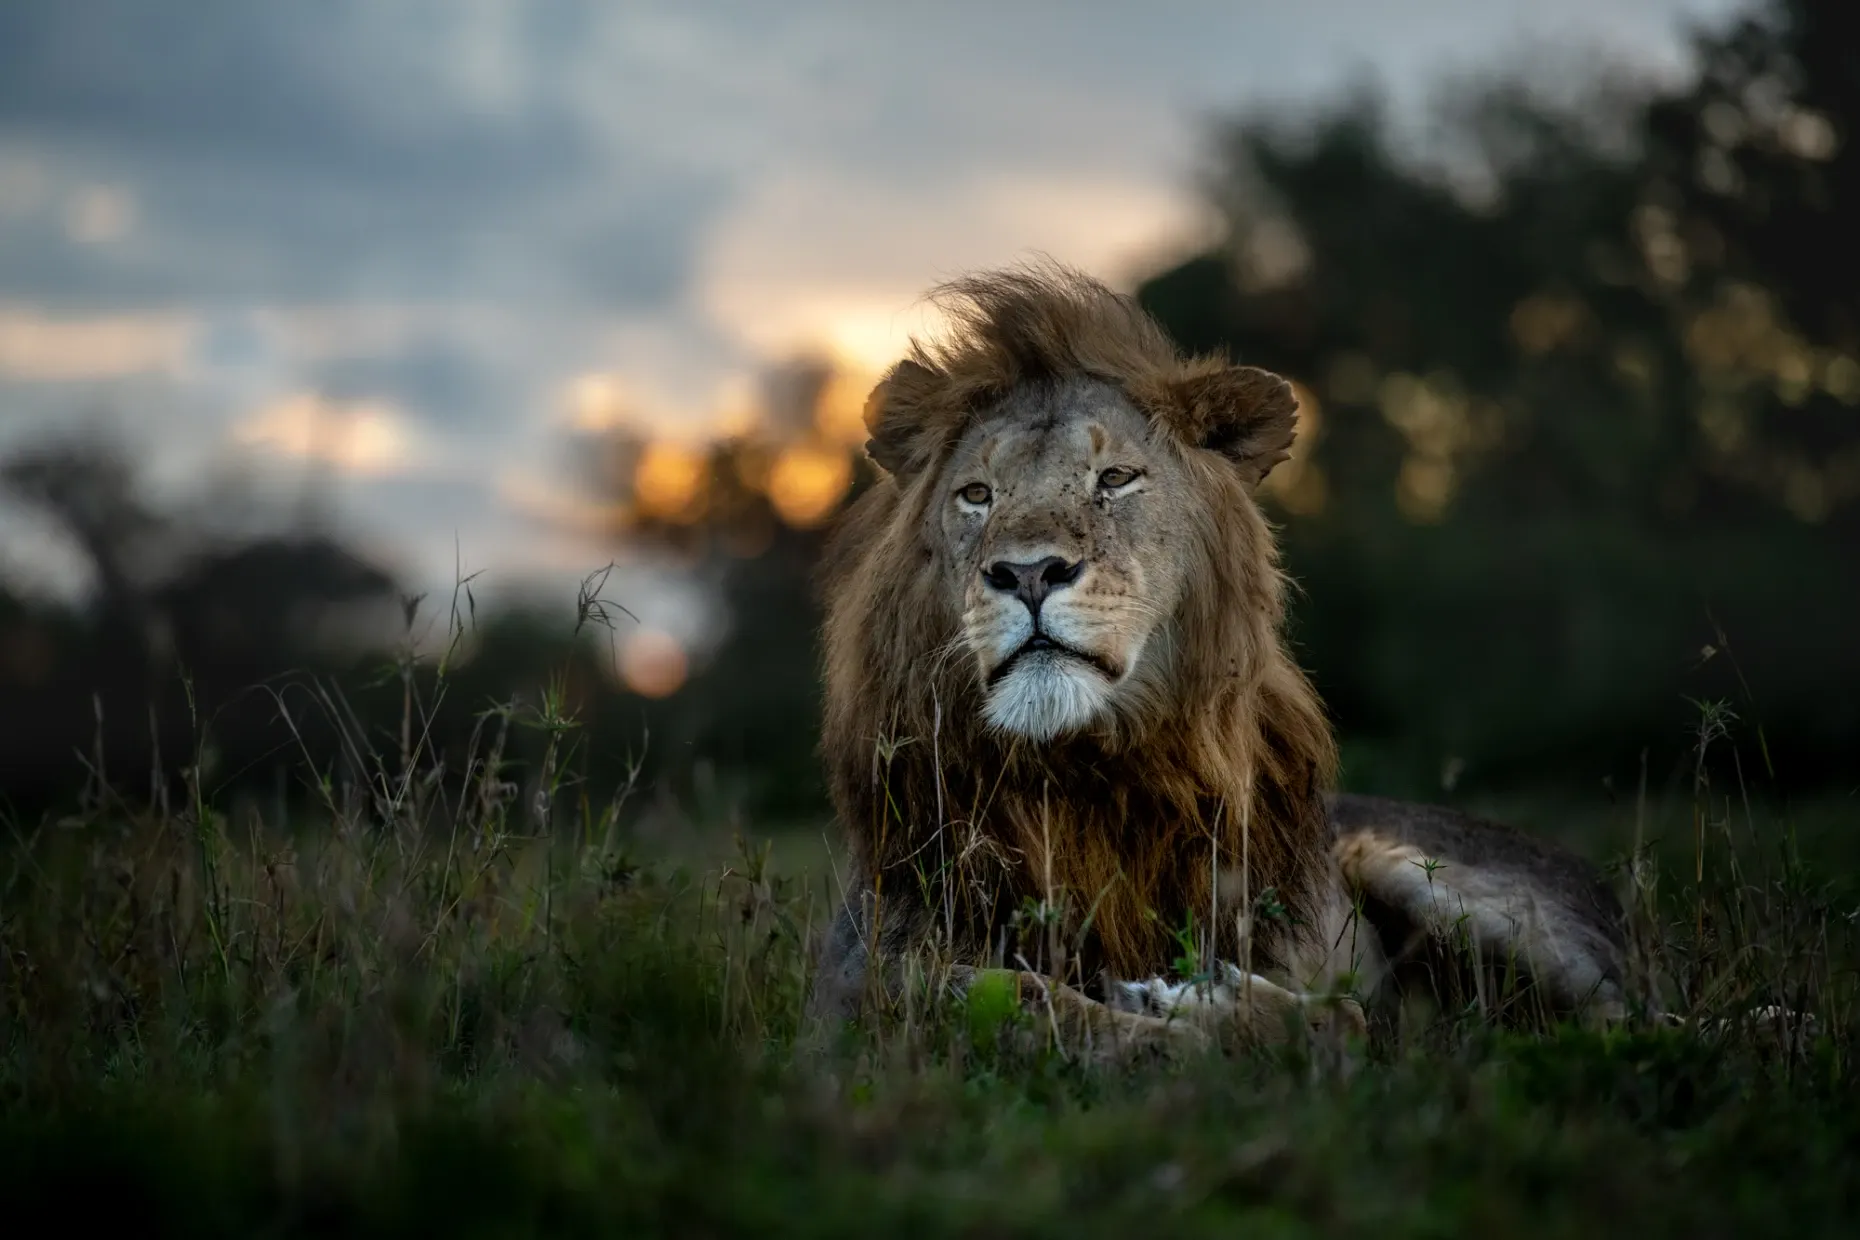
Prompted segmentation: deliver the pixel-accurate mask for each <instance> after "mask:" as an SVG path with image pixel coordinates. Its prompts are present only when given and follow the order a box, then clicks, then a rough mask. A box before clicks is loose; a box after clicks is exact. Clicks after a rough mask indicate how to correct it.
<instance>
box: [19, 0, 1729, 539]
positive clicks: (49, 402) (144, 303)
mask: <svg viewBox="0 0 1860 1240" xmlns="http://www.w3.org/2000/svg"><path fill="white" fill-rule="evenodd" d="M1732 7H1733V0H1569V2H1568V3H1564V4H1560V5H1558V6H1555V7H1554V9H1550V8H1546V7H1545V6H1542V5H1539V4H1534V3H1529V2H1527V0H1419V2H1417V3H1412V4H1404V5H1390V4H1387V3H1384V2H1382V0H1329V2H1327V3H1326V4H1324V5H1322V6H1319V5H1303V6H1296V5H1278V4H1266V3H1263V2H1261V3H1251V4H1248V3H1239V4H1235V3H1232V2H1231V0H1174V2H1172V3H1171V4H1169V5H1167V6H1162V7H1156V6H1140V5H1128V4H1115V3H1111V0H1069V2H1066V3H1061V2H1060V0H1025V2H1024V3H1014V4H1002V3H1000V2H999V0H986V2H984V0H945V2H943V3H939V4H935V5H872V4H869V3H861V2H860V0H798V2H796V3H791V4H784V5H772V4H767V3H764V2H763V0H722V2H721V3H718V4H713V5H706V6H702V7H699V6H692V5H676V4H672V3H663V4H658V5H636V4H627V5H616V4H611V3H607V2H605V0H531V2H527V3H524V2H520V0H404V2H399V3H394V4H382V3H378V2H377V0H320V2H319V3H317V4H316V5H314V6H308V5H291V6H287V5H268V4H255V3H252V2H251V0H193V2H192V3H190V4H189V5H188V6H186V10H185V16H182V15H181V14H179V13H177V12H176V11H175V10H173V9H171V8H167V7H161V6H151V5H149V4H147V3H145V2H144V0H86V3H83V4H74V3H71V2H70V0H8V2H6V3H0V422H6V423H9V425H5V426H0V437H11V436H14V435H16V434H18V433H20V432H19V430H18V428H19V427H20V426H22V425H26V424H28V423H31V424H37V425H56V424H61V423H62V422H63V421H65V420H68V419H69V417H70V416H71V412H72V410H73V409H74V408H76V407H77V406H78V405H79V404H80V403H82V402H87V401H92V400H94V399H96V398H98V396H99V394H100V393H103V394H105V395H107V397H108V399H109V401H110V402H111V403H112V404H113V405H115V406H118V407H120V408H121V409H122V410H123V417H124V420H125V421H126V422H129V423H132V424H134V425H136V426H138V427H140V428H144V429H145V430H146V431H147V433H148V437H149V440H150V443H151V445H152V446H151V449H150V453H149V458H150V460H151V462H154V463H156V464H158V465H159V467H160V468H161V469H162V470H163V471H165V472H166V473H167V474H168V475H171V476H173V477H175V478H177V479H182V480H185V479H186V478H188V477H190V476H197V473H198V470H197V466H196V462H197V461H198V460H201V459H206V458H208V457H211V456H212V455H213V454H214V453H216V452H220V451H223V450H224V449H225V448H226V447H227V445H229V444H231V445H234V446H242V447H243V448H245V449H246V450H248V451H252V452H258V453H260V454H261V455H262V456H263V457H264V458H265V459H267V460H268V461H270V462H271V463H272V464H273V465H274V466H284V465H288V464H291V463H297V464H301V462H302V461H303V459H304V458H306V457H314V456H318V455H321V456H322V457H324V458H325V459H329V460H333V461H335V463H336V464H338V465H340V466H341V468H342V469H345V470H348V471H350V474H349V476H347V477H346V478H340V479H338V481H339V482H340V483H341V488H342V489H341V494H342V496H343V498H344V502H345V503H348V504H351V505H352V506H353V507H354V509H355V513H356V516H357V519H358V520H363V521H366V522H368V523H369V526H370V528H372V529H376V530H378V531H380V532H381V533H382V536H383V537H386V538H389V539H390V540H392V541H399V542H401V543H403V544H405V545H406V546H408V547H409V548H410V549H411V554H412V555H413V556H414V558H415V559H417V560H418V561H419V562H420V563H421V564H422V565H426V566H429V567H430V566H443V565H448V564H449V563H450V558H451V553H452V546H453V538H454V536H455V535H458V536H459V537H461V538H463V539H465V540H466V541H467V542H468V543H471V544H473V545H476V546H479V547H481V548H484V549H485V554H487V555H495V556H497V557H502V558H501V559H500V563H502V564H508V565H509V566H511V567H512V568H513V569H514V568H516V567H521V566H531V565H535V564H539V563H543V562H546V561H548V560H549V558H550V557H551V556H555V555H560V556H562V557H565V558H581V557H583V553H584V552H587V551H590V550H591V549H592V548H591V547H590V546H589V545H587V544H581V543H576V544H573V545H572V546H571V545H570V544H567V543H559V542H558V543H551V544H548V545H547V546H545V545H544V544H545V541H546V540H547V539H549V538H558V539H559V538H561V537H563V535H561V534H559V533H552V532H551V527H548V526H546V525H544V524H542V523H538V522H535V521H532V520H529V519H528V518H526V517H525V515H524V513H523V511H522V510H521V505H520V499H519V497H520V496H521V495H524V494H529V495H531V496H532V497H533V493H534V489H533V488H531V489H529V490H525V488H523V487H517V488H514V489H513V488H512V487H511V486H509V485H506V486H505V488H504V489H503V490H502V491H500V490H499V489H498V484H497V479H498V478H499V477H503V476H505V475H506V474H508V473H509V471H512V470H516V471H526V472H524V474H523V476H525V477H530V478H544V477H548V476H550V474H549V471H550V470H552V469H554V470H562V469H564V467H565V466H566V465H568V464H572V463H573V462H572V460H565V459H564V458H565V457H566V456H567V454H568V452H569V450H570V448H569V441H568V440H567V439H565V438H564V436H566V435H568V434H570V433H571V432H572V430H573V429H574V427H575V426H577V425H580V426H581V427H582V428H583V429H584V430H585V429H586V427H587V426H588V425H590V424H592V423H591V422H590V419H592V420H594V421H605V422H608V423H611V422H612V421H614V420H619V419H622V418H624V419H627V420H643V421H649V422H656V423H658V424H660V425H661V426H667V425H669V426H673V427H684V428H687V429H690V430H692V431H697V430H700V429H703V428H708V427H711V426H714V425H717V424H719V423H720V422H723V421H727V420H728V419H729V418H731V417H733V416H736V415H737V414H740V411H741V408H742V407H743V406H744V405H745V404H746V403H747V402H748V401H749V399H750V398H751V396H752V395H753V391H754V384H755V379H756V375H757V373H758V370H759V368H761V367H763V366H765V365H766V364H768V363H769V362H771V361H775V360H779V359H780V358H781V357H782V356H783V355H785V354H787V353H789V352H792V351H795V350H802V349H813V348H826V349H829V350H832V351H835V352H837V353H839V354H840V355H842V356H843V357H844V358H846V359H847V360H850V361H852V362H853V363H854V364H855V365H856V366H858V367H860V368H863V369H869V370H875V369H878V368H879V367H881V366H882V365H883V364H884V363H885V362H886V361H888V360H890V358H891V357H892V356H893V355H895V353H896V352H897V350H898V349H899V348H900V347H901V346H902V343H903V340H904V338H905V337H906V336H907V335H908V334H909V333H910V332H911V331H913V330H921V329H922V328H924V327H925V326H928V325H930V324H928V322H927V320H926V319H925V318H924V317H923V316H922V315H921V313H920V311H919V310H918V309H915V308H914V303H915V301H916V299H917V298H918V296H919V295H920V294H921V293H922V292H923V291H924V289H925V288H926V287H927V286H928V285H929V284H930V283H932V282H934V281H936V280H938V279H941V278H944V277H946V276H949V275H952V274H954V273H955V272H957V271H959V270H961V269H963V268H966V267H971V266H976V265H981V264H988V263H995V262H1000V261H1005V260H1008V259H1012V258H1014V257H1017V256H1019V255H1022V254H1025V253H1028V252H1030V251H1034V250H1039V251H1045V252H1049V253H1052V254H1054V255H1055V256H1057V257H1060V258H1064V259H1068V260H1070V261H1074V262H1077V263H1080V264H1082V265H1084V266H1087V267H1090V268H1092V269H1093V270H1095V271H1097V272H1098V273H1099V274H1102V275H1105V276H1108V277H1110V278H1112V279H1114V280H1119V281H1128V280H1129V279H1131V278H1132V277H1133V276H1134V275H1135V274H1136V272H1137V271H1138V270H1139V269H1140V268H1142V267H1143V266H1145V265H1146V264H1147V263H1149V262H1151V261H1154V260H1155V258H1156V256H1157V254H1158V250H1157V249H1156V248H1155V247H1158V246H1164V247H1166V246H1171V245H1182V244H1186V243H1188V242H1189V241H1191V240H1193V239H1194V238H1195V237H1196V236H1197V235H1198V233H1197V229H1199V228H1201V227H1203V224H1204V222H1203V221H1202V220H1200V219H1199V218H1198V217H1197V214H1196V211H1195V209H1194V193H1193V177H1194V175H1195V172H1196V169H1197V166H1198V163H1199V161H1200V160H1201V158H1202V157H1203V154H1204V145H1203V133H1202V131H1201V130H1200V129H1198V128H1197V126H1198V124H1199V123H1200V122H1201V121H1202V120H1204V119H1206V118H1207V117H1208V116H1209V115H1211V114H1213V113H1215V112H1218V111H1226V110H1228V109H1231V108H1232V107H1235V106H1237V105H1240V104H1243V103H1261V102H1269V101H1273V100H1283V99H1288V98H1309V97H1311V96H1312V95H1314V94H1316V93H1319V92H1323V91H1327V90H1330V89H1333V88H1334V87H1336V86H1337V85H1338V84H1340V83H1342V82H1343V81H1345V80H1346V79H1347V77H1348V76H1349V75H1350V74H1351V73H1353V72H1354V71H1356V70H1357V69H1359V68H1361V67H1369V68H1372V69H1374V70H1375V71H1376V72H1377V73H1378V74H1379V75H1380V76H1381V77H1382V78H1384V79H1385V80H1386V81H1387V82H1388V83H1389V84H1390V86H1391V88H1392V93H1393V94H1394V95H1395V96H1396V98H1397V100H1398V102H1399V101H1401V100H1416V99H1419V98H1420V97H1421V96H1422V95H1424V93H1425V90H1426V89H1427V88H1428V86H1429V84H1430V83H1431V82H1432V81H1433V80H1434V75H1435V73H1436V72H1437V70H1439V69H1440V68H1441V67H1443V66H1447V67H1452V66H1458V67H1461V68H1464V67H1467V66H1473V67H1482V66H1493V65H1497V64H1499V61H1498V60H1495V59H1494V57H1495V56H1501V55H1504V56H1513V57H1514V59H1515V58H1520V57H1521V55H1522V53H1523V52H1524V51H1525V50H1526V49H1528V48H1529V47H1531V46H1532V41H1533V40H1535V41H1537V42H1540V43H1541V42H1542V41H1544V40H1546V39H1550V40H1554V39H1559V38H1561V39H1568V38H1572V37H1573V38H1576V39H1578V40H1581V39H1587V38H1597V39H1601V40H1604V41H1607V42H1609V43H1611V44H1612V45H1615V46H1618V47H1621V48H1626V49H1630V51H1631V53H1632V54H1633V55H1635V56H1637V57H1638V58H1639V59H1641V60H1642V61H1645V62H1650V63H1655V64H1671V63H1676V62H1677V60H1678V58H1679V52H1678V50H1677V49H1678V48H1679V43H1678V41H1677V39H1676V38H1675V33H1674V24H1673V23H1674V19H1675V16H1676V15H1678V14H1681V13H1689V14H1696V15H1716V14H1722V13H1724V12H1727V11H1729V10H1730V9H1731V8H1732ZM600 384H605V385H606V386H605V387H601V386H600ZM597 389H598V390H597ZM578 392H579V393H580V394H581V398H578V397H577V393H578ZM590 392H595V393H596V394H597V395H599V394H602V393H604V395H601V399H600V400H596V401H592V402H590V400H589V399H587V396H588V393H590ZM596 406H598V408H596ZM590 411H592V412H590ZM318 444H321V445H324V446H322V447H318V446H316V445H318ZM330 444H342V445H346V446H343V447H340V448H335V447H329V446H328V445H330ZM803 464H804V463H803ZM794 472H795V478H796V479H797V480H798V481H797V482H796V483H795V486H794V488H793V492H794V495H795V496H796V497H797V498H796V500H795V502H796V503H797V504H801V503H803V502H804V501H806V500H807V498H808V497H809V496H813V495H816V494H823V493H825V492H826V491H827V490H830V489H831V488H830V486H828V485H827V483H830V482H831V481H832V480H831V479H826V480H825V482H822V481H820V480H819V479H816V478H815V477H814V475H813V474H810V473H809V472H808V471H807V470H806V469H804V468H801V467H800V466H796V468H795V471H794ZM816 472H818V471H816ZM810 480H811V481H810ZM803 483H806V485H802V484H803ZM564 548H566V549H564ZM434 571H437V568H435V569H434Z"/></svg>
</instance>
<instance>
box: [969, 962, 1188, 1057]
mask: <svg viewBox="0 0 1860 1240" xmlns="http://www.w3.org/2000/svg"><path fill="white" fill-rule="evenodd" d="M984 976H990V977H991V979H993V980H1001V981H1005V982H1006V983H1007V984H1008V986H1009V987H1010V988H1011V1000H1012V1002H1013V1004H1014V1006H1015V1007H1016V1008H1018V1009H1019V1010H1020V1011H1022V1012H1025V1013H1026V1014H1028V1015H1029V1016H1031V1017H1032V1022H1031V1026H1030V1030H1029V1031H1030V1032H1032V1033H1033V1034H1034V1035H1035V1036H1040V1035H1041V1034H1045V1035H1047V1036H1050V1037H1052V1038H1053V1039H1055V1040H1056V1041H1057V1042H1058V1044H1059V1046H1060V1047H1061V1048H1062V1049H1063V1050H1065V1051H1067V1052H1068V1053H1077V1054H1081V1055H1083V1056H1084V1057H1085V1058H1087V1059H1091V1060H1095V1061H1101V1062H1115V1061H1121V1060H1125V1059H1129V1058H1131V1057H1142V1056H1146V1055H1180V1054H1193V1053H1197V1052H1201V1051H1205V1050H1207V1049H1209V1048H1210V1047H1212V1046H1213V1045H1215V1039H1214V1038H1212V1037H1210V1035H1209V1033H1208V1031H1207V1030H1206V1029H1204V1028H1203V1027H1201V1026H1200V1025H1198V1024H1197V1023H1196V1022H1193V1021H1185V1020H1175V1019H1171V1018H1169V1017H1167V1016H1162V1015H1156V1014H1153V1013H1148V1012H1142V1011H1136V1010H1128V1009H1124V1008H1119V1007H1113V1006H1111V1005H1109V1004H1105V1003H1100V1002H1099V1001H1098V1000H1096V999H1093V998H1092V997H1091V996H1089V995H1087V994H1085V993H1084V992H1083V991H1080V990H1078V989H1077V988H1076V987H1073V986H1068V985H1066V984H1065V983H1063V982H1056V981H1053V980H1052V979H1051V978H1047V977H1044V976H1042V975H1041V974H1038V973H1033V972H1029V971H1027V970H999V969H977V968H972V967H970V966H967V965H956V966H952V967H951V968H950V970H949V984H950V989H951V990H952V991H953V992H954V993H955V994H957V995H958V996H961V997H964V998H968V997H969V996H971V995H972V994H973V993H974V992H975V990H976V989H977V987H978V984H979V983H980V981H981V979H982V978H983V977H984Z"/></svg>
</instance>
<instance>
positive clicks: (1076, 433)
mask: <svg viewBox="0 0 1860 1240" xmlns="http://www.w3.org/2000/svg"><path fill="white" fill-rule="evenodd" d="M940 482H941V488H940V489H941V492H942V494H941V495H940V496H935V497H933V501H932V507H931V509H930V511H929V513H928V514H927V515H928V516H929V517H930V518H931V520H933V521H934V522H935V524H936V527H937V528H936V530H935V531H934V534H933V536H935V537H939V538H940V539H941V541H942V544H943V548H944V551H945V554H944V555H943V556H942V557H939V558H940V559H941V560H942V563H943V564H944V565H945V571H946V572H947V573H948V575H949V579H948V581H947V582H946V585H947V588H948V589H949V590H950V592H951V598H950V601H951V604H952V606H953V607H954V608H955V609H956V610H957V611H958V612H959V614H960V616H961V623H962V637H963V640H964V642H965V643H966V645H967V647H968V652H969V654H970V656H971V657H973V658H974V660H975V664H976V671H977V673H978V675H979V678H980V682H981V684H982V686H983V688H984V692H985V695H986V696H985V702H986V706H985V709H986V713H987V717H988V720H989V722H990V723H992V724H994V725H995V726H996V727H998V728H1000V729H1002V730H1004V731H1006V732H1009V733H1012V734H1015V735H1018V736H1023V737H1026V738H1028V739H1030V740H1035V741H1044V740H1048V739H1051V738H1053V737H1055V736H1059V735H1063V734H1065V733H1069V732H1075V731H1078V730H1080V729H1082V728H1084V727H1086V726H1087V725H1089V724H1091V723H1092V722H1093V721H1094V720H1096V719H1098V718H1099V717H1100V716H1101V715H1103V714H1105V713H1106V712H1107V711H1111V710H1114V709H1115V707H1116V704H1117V702H1118V700H1119V697H1120V694H1123V693H1126V692H1129V691H1130V687H1131V686H1132V684H1133V682H1134V681H1136V680H1137V679H1139V670H1140V669H1142V668H1143V667H1144V661H1145V659H1146V658H1148V659H1151V660H1152V661H1153V660H1155V659H1158V658H1161V657H1164V655H1165V653H1166V647H1167V641H1166V640H1159V639H1160V638H1161V637H1162V633H1163V630H1164V629H1165V628H1166V626H1167V625H1168V623H1169V620H1170V617H1171V616H1172V615H1173V613H1174V612H1175V610H1176V605H1177V601H1178V599H1179V597H1180V595H1181V593H1182V589H1183V584H1184V583H1183V578H1184V576H1185V568H1186V563H1187V561H1188V557H1189V554H1190V548H1191V544H1192V543H1193V541H1194V537H1193V534H1192V529H1193V527H1194V525H1195V520H1194V515H1195V514H1194V513H1193V511H1192V510H1191V508H1190V505H1189V503H1188V501H1187V496H1188V495H1189V493H1190V490H1191V488H1190V487H1189V485H1188V482H1187V480H1186V479H1185V477H1184V465H1183V462H1182V459H1181V455H1180V452H1179V451H1178V450H1177V448H1176V447H1175V445H1173V444H1172V443H1170V442H1169V438H1168V435H1167V432H1165V431H1163V430H1161V429H1160V428H1158V427H1157V426H1156V425H1155V423H1154V422H1153V421H1152V419H1150V418H1148V417H1146V416H1144V414H1142V413H1141V412H1140V411H1138V409H1137V408H1136V407H1135V406H1134V405H1133V404H1132V403H1131V402H1130V401H1129V400H1128V399H1127V398H1126V397H1125V396H1124V395H1123V394H1122V393H1120V392H1119V391H1118V390H1117V389H1116V388H1114V387H1112V386H1110V385H1109V384H1105V383H1101V382H1097V381H1093V380H1088V379H1073V380H1069V381H1066V382H1063V383H1056V384H1041V385H1036V386H1030V387H1025V388H1020V389H1016V390H1015V391H1014V392H1013V393H1011V394H1010V395H1009V396H1008V397H1007V398H1006V399H1005V400H1003V401H1002V402H1001V403H1000V404H999V405H997V406H996V407H995V408H993V409H992V410H990V411H988V412H987V413H986V414H985V415H984V416H982V417H980V418H978V419H976V421H975V422H974V423H973V424H972V425H971V426H970V427H969V428H968V429H967V431H966V432H965V433H964V434H963V436H962V438H961V439H960V441H959V442H958V443H957V445H956V447H955V450H954V451H953V453H952V454H951V455H950V457H949V459H948V461H947V463H946V464H945V467H944V469H943V470H942V471H941V476H940Z"/></svg>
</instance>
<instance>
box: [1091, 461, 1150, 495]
mask: <svg viewBox="0 0 1860 1240" xmlns="http://www.w3.org/2000/svg"><path fill="white" fill-rule="evenodd" d="M1142 476H1143V475H1141V474H1140V473H1138V472H1137V471H1136V470H1134V469H1132V468H1130V467H1129V466H1128V465H1113V466H1111V468H1109V469H1107V470H1105V471H1104V472H1103V473H1101V474H1099V475H1098V485H1099V486H1101V487H1103V488H1104V489H1105V490H1107V491H1118V490H1122V489H1123V488H1124V487H1127V486H1129V485H1130V484H1131V483H1133V482H1135V481H1136V480H1137V479H1138V478H1140V477H1142Z"/></svg>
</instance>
